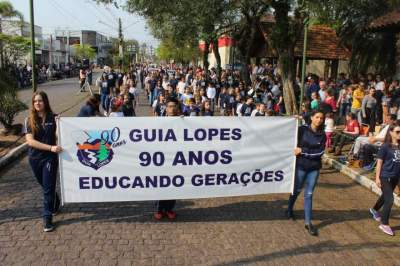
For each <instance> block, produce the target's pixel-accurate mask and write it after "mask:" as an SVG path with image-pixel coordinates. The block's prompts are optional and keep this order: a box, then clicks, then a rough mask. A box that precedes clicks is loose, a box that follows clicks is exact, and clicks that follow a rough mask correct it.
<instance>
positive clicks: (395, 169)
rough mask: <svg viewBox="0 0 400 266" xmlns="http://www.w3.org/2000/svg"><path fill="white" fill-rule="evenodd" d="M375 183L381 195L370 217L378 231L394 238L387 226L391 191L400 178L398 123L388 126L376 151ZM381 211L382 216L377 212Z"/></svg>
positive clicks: (390, 206) (391, 197)
mask: <svg viewBox="0 0 400 266" xmlns="http://www.w3.org/2000/svg"><path fill="white" fill-rule="evenodd" d="M377 158H378V160H377V165H376V174H375V183H376V185H377V186H378V187H380V188H381V190H382V195H381V196H380V197H379V199H378V200H377V201H376V203H375V205H374V207H372V208H371V209H369V211H370V213H371V214H372V217H373V218H374V219H375V220H376V221H378V222H380V223H381V224H380V225H379V229H381V230H382V231H383V232H384V233H385V234H388V235H391V236H394V232H393V230H392V228H390V226H389V216H390V211H391V209H392V206H393V201H394V198H393V191H394V189H395V188H396V186H397V184H398V183H399V177H400V121H398V120H397V121H396V122H395V123H394V124H393V125H390V126H389V130H388V132H387V134H386V137H385V141H384V143H383V145H382V147H381V148H380V149H379V151H378V155H377ZM380 209H382V214H379V212H378V211H379V210H380Z"/></svg>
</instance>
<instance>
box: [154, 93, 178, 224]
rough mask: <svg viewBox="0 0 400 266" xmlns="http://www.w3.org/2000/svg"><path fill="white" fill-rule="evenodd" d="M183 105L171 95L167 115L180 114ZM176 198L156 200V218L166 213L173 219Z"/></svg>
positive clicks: (168, 100)
mask: <svg viewBox="0 0 400 266" xmlns="http://www.w3.org/2000/svg"><path fill="white" fill-rule="evenodd" d="M180 110H182V109H181V107H180V105H179V101H178V100H177V99H176V98H173V97H169V98H167V100H166V110H165V111H166V116H179V115H180ZM175 203H176V200H159V201H157V202H156V208H157V212H156V213H155V214H154V218H155V219H156V220H161V219H162V218H163V216H164V215H166V216H167V217H168V219H170V220H173V219H175V218H176V213H175V211H174V207H175Z"/></svg>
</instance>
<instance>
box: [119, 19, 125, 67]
mask: <svg viewBox="0 0 400 266" xmlns="http://www.w3.org/2000/svg"><path fill="white" fill-rule="evenodd" d="M118 37H119V60H120V61H119V65H120V70H121V71H122V70H123V68H124V36H123V35H122V21H121V18H118Z"/></svg>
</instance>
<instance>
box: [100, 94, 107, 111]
mask: <svg viewBox="0 0 400 266" xmlns="http://www.w3.org/2000/svg"><path fill="white" fill-rule="evenodd" d="M107 98H108V93H103V92H102V93H101V95H100V101H101V107H103V110H104V111H107V109H108V108H107Z"/></svg>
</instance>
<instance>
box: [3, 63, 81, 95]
mask: <svg viewBox="0 0 400 266" xmlns="http://www.w3.org/2000/svg"><path fill="white" fill-rule="evenodd" d="M10 71H11V73H10V75H11V76H12V77H14V78H15V80H16V82H17V87H18V88H19V89H20V88H25V87H28V86H30V85H31V84H32V66H31V65H29V64H27V65H22V64H20V65H18V66H15V67H14V68H12V69H11V70H10ZM77 73H78V67H77V65H75V64H60V65H56V64H52V65H48V64H47V65H46V64H41V65H36V80H37V82H38V83H44V82H46V81H49V80H55V79H62V78H70V77H73V76H75V75H77Z"/></svg>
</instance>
